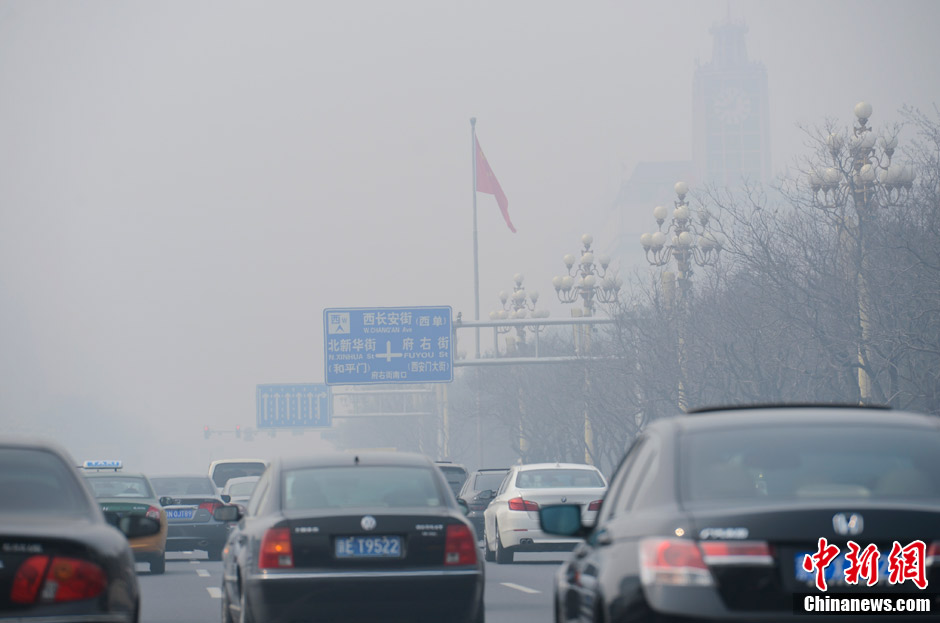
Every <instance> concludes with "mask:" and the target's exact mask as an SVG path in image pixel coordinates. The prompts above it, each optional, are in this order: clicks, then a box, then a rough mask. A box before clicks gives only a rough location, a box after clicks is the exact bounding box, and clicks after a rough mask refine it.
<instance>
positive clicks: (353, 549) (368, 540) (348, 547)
mask: <svg viewBox="0 0 940 623" xmlns="http://www.w3.org/2000/svg"><path fill="white" fill-rule="evenodd" d="M335 543H336V546H335V547H336V557H337V558H401V537H400V536H344V537H337V538H336V542H335Z"/></svg>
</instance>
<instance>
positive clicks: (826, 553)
mask: <svg viewBox="0 0 940 623" xmlns="http://www.w3.org/2000/svg"><path fill="white" fill-rule="evenodd" d="M847 545H848V551H847V552H846V553H845V561H846V563H847V566H846V567H845V570H844V573H845V582H846V584H853V585H858V583H859V580H863V581H864V582H865V583H866V585H867V586H874V585H875V583H877V582H878V559H879V558H880V557H881V552H879V551H878V548H877V547H876V546H875V545H874V544H869V545H868V546H866V547H864V548H863V547H862V546H860V545H859V544H858V543H856V542H855V541H849V542H848V544H847ZM840 553H841V550H840V549H839V546H838V545H834V544H832V543H829V542H828V541H827V540H826V539H825V538H820V539H819V543H818V546H817V548H816V552H815V553H813V554H806V555H805V556H804V557H803V570H804V571H806V572H807V573H814V574H815V576H816V577H815V580H816V588H818V589H819V590H820V591H823V592H825V591H826V590H827V589H828V586H827V585H826V568H827V567H828V566H829V565H830V564H832V562H833V561H835V560H836V559H837V558H838V557H839V554H840ZM926 560H927V545H926V544H925V543H924V542H923V541H912V542H911V543H908V544H907V545H905V546H902V545H901V544H900V543H898V542H897V541H895V542H894V544H893V545H892V546H891V551H890V552H889V553H888V568H887V575H888V578H887V579H888V584H903V583H904V582H906V581H908V580H910V581H912V582H913V583H914V585H915V586H917V588H919V589H921V590H923V589H925V588H927V570H926Z"/></svg>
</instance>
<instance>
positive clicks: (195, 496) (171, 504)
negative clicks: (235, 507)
mask: <svg viewBox="0 0 940 623" xmlns="http://www.w3.org/2000/svg"><path fill="white" fill-rule="evenodd" d="M150 482H151V484H153V488H154V489H156V491H157V495H159V496H162V497H169V498H172V499H170V500H168V503H167V504H165V505H164V507H163V510H164V511H165V512H166V520H167V524H168V526H169V528H168V530H167V536H166V551H168V552H183V551H188V550H194V549H196V550H203V551H204V552H206V554H207V556H208V557H209V560H222V548H223V547H225V541H226V540H227V539H228V533H229V529H230V528H231V523H227V522H223V521H217V520H216V519H215V518H214V517H213V513H215V510H216V509H217V508H219V507H221V506H223V505H224V504H225V503H227V502H229V501H230V498H229V496H227V495H224V496H222V495H219V494H218V493H217V492H216V489H215V485H214V484H213V483H212V479H210V478H209V477H208V476H206V475H204V474H199V475H193V476H153V477H151V478H150Z"/></svg>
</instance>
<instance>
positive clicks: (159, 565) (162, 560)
mask: <svg viewBox="0 0 940 623" xmlns="http://www.w3.org/2000/svg"><path fill="white" fill-rule="evenodd" d="M164 572H166V554H160V555H159V556H157V557H155V558H152V559H150V573H151V574H152V575H162V574H163V573H164Z"/></svg>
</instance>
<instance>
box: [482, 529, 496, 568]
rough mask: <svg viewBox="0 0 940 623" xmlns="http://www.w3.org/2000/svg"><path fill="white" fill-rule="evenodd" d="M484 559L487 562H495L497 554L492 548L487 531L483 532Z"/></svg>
mask: <svg viewBox="0 0 940 623" xmlns="http://www.w3.org/2000/svg"><path fill="white" fill-rule="evenodd" d="M483 560H485V561H486V562H494V561H495V560H496V554H495V553H494V552H493V550H491V549H490V540H489V539H488V538H487V537H486V532H485V531H484V532H483Z"/></svg>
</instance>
